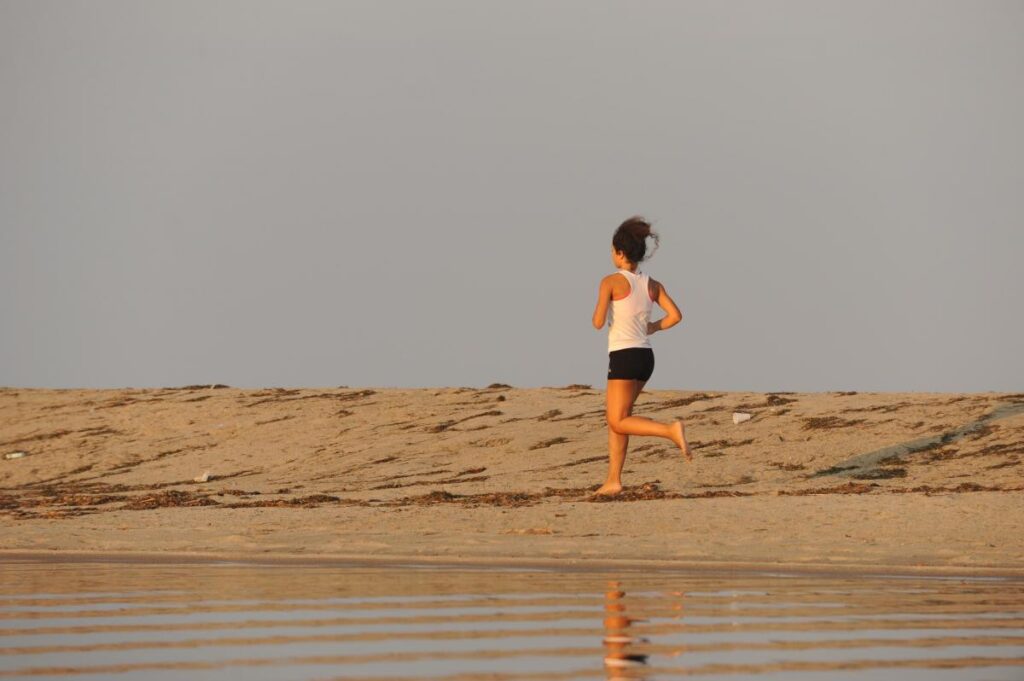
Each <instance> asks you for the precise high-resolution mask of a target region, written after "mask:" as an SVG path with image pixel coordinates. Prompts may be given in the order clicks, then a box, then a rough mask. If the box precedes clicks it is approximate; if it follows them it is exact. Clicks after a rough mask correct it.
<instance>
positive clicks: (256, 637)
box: [0, 560, 1024, 681]
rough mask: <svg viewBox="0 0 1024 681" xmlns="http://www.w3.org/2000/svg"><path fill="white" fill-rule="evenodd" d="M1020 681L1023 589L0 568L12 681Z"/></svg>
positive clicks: (902, 580)
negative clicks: (447, 680)
mask: <svg viewBox="0 0 1024 681" xmlns="http://www.w3.org/2000/svg"><path fill="white" fill-rule="evenodd" d="M239 677H244V678H245V679H246V681H262V680H264V679H266V680H267V681H270V680H273V681H289V680H292V679H294V680H300V679H342V678H345V679H351V678H360V679H362V678H365V679H375V678H376V679H384V678H387V679H390V680H399V679H423V678H452V679H456V678H457V679H458V680H459V681H474V680H476V679H481V680H482V679H494V678H501V679H503V680H508V681H515V680H518V679H524V680H525V679H530V680H531V681H533V680H537V679H594V680H595V681H601V680H603V679H624V678H629V679H644V678H646V679H655V678H656V679H659V680H660V679H667V678H673V677H677V678H683V677H685V678H687V679H721V680H722V681H734V680H735V679H744V678H749V679H754V678H756V679H758V680H759V681H761V680H772V681H775V680H776V679H777V680H779V681H782V680H783V679H785V680H786V681H789V680H791V679H805V680H807V681H840V680H842V681H846V680H850V681H852V680H853V679H863V678H871V679H899V681H918V680H920V681H924V680H925V679H927V680H928V681H934V680H938V681H948V680H952V679H957V680H959V679H987V680H988V681H1001V680H1002V681H1009V680H1016V681H1020V679H1024V581H1022V580H1019V579H1010V578H975V579H961V578H926V577H884V576H876V577H870V576H849V575H846V576H844V575H806V574H803V575H802V574H780V573H768V572H761V573H754V572H750V573H723V574H716V573H712V572H696V573H695V572H651V571H644V572H639V571H636V572H633V571H616V572H614V573H612V572H606V573H601V572H558V571H545V570H532V571H531V570H517V571H501V570H491V569H471V568H461V569H442V568H423V567H411V566H396V567H388V568H384V567H357V566H336V565H322V566H303V567H300V566H283V565H243V564H236V563H205V564H188V565H174V564H140V563H134V564H117V563H101V562H83V563H63V562H53V563H46V562H29V561H14V560H8V561H7V562H5V563H0V681H2V679H8V678H24V679H33V680H35V681H39V680H42V679H56V678H73V679H76V680H77V681H93V680H95V681H99V680H101V679H103V680H108V679H146V680H148V681H153V680H160V681H163V680H165V679H166V680H167V681H170V680H172V679H182V678H189V679H192V678H202V679H225V680H226V679H237V678H239Z"/></svg>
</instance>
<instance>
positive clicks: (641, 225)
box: [594, 216, 693, 494]
mask: <svg viewBox="0 0 1024 681" xmlns="http://www.w3.org/2000/svg"><path fill="white" fill-rule="evenodd" d="M648 237H650V238H652V239H653V240H654V249H652V250H651V254H653V253H654V250H656V249H657V248H658V235H657V234H656V233H655V232H653V231H651V225H650V223H648V222H647V221H646V220H644V219H643V218H642V217H640V216H634V217H631V218H629V219H628V220H626V221H625V222H623V223H622V224H621V225H619V228H618V229H617V230H616V231H615V235H614V236H613V237H612V253H611V255H612V263H613V264H614V265H615V267H616V268H617V270H618V271H616V272H615V273H613V274H609V275H608V276H606V277H605V278H604V279H602V280H601V285H600V287H599V289H598V295H597V309H595V310H594V328H596V329H601V328H603V327H604V323H605V319H606V317H607V316H608V312H609V310H610V311H611V323H610V325H609V328H608V392H607V407H606V408H607V412H606V414H607V417H608V457H609V460H608V478H607V480H605V483H604V484H603V485H601V487H600V489H598V490H597V491H596V492H595V494H618V493H619V492H621V491H622V465H623V463H625V461H626V448H627V447H628V446H629V436H630V435H652V436H656V437H663V438H666V439H668V440H671V441H672V442H674V443H676V445H677V446H678V447H679V449H680V450H682V452H683V455H684V456H685V457H686V459H687V461H692V460H693V456H692V454H691V453H690V448H689V446H688V445H687V443H686V435H685V432H684V430H683V422H682V421H679V420H676V421H673V422H672V423H660V422H658V421H654V420H653V419H649V418H646V417H643V416H633V403H634V402H635V401H636V398H637V395H639V394H640V391H641V390H643V389H644V384H645V383H647V380H648V379H649V378H650V377H651V373H652V372H653V371H654V350H653V349H652V348H651V342H650V340H649V336H650V335H651V334H652V333H654V332H656V331H664V330H665V329H668V328H670V327H673V326H675V325H676V324H678V323H679V321H680V320H681V319H682V318H683V315H682V313H680V312H679V308H678V307H676V304H675V303H674V302H673V301H672V298H670V297H669V295H668V293H667V292H666V291H665V287H664V286H662V284H661V283H660V282H658V281H655V280H654V279H651V278H650V276H649V275H647V274H646V273H644V272H641V271H640V270H639V269H638V267H639V264H640V261H642V260H644V259H645V256H646V257H647V258H649V257H650V255H649V254H647V238H648ZM655 301H657V303H658V306H659V307H661V309H663V310H664V311H665V312H666V316H665V317H663V318H661V319H659V320H658V321H656V322H652V321H650V313H651V307H652V305H653V303H654V302H655Z"/></svg>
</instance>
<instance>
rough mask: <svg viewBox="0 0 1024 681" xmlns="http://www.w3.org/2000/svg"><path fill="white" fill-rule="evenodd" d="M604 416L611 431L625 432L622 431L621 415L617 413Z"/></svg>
mask: <svg viewBox="0 0 1024 681" xmlns="http://www.w3.org/2000/svg"><path fill="white" fill-rule="evenodd" d="M605 416H606V418H607V420H608V427H609V428H611V429H612V431H614V432H616V433H618V434H619V435H625V434H626V433H623V432H622V419H623V418H624V417H623V416H619V415H618V414H606V415H605ZM627 416H628V414H627Z"/></svg>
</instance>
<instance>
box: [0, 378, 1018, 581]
mask: <svg viewBox="0 0 1024 681" xmlns="http://www.w3.org/2000/svg"><path fill="white" fill-rule="evenodd" d="M597 387H600V386H597ZM734 412H744V413H749V414H751V418H750V419H749V420H747V421H745V422H741V423H738V424H737V423H734V421H733V413H734ZM634 413H635V414H637V415H641V416H650V417H651V418H656V419H659V420H668V419H671V418H673V417H678V418H682V419H683V420H684V422H685V423H686V426H687V436H688V439H689V442H690V445H691V447H692V448H693V451H694V461H693V463H687V462H686V461H685V460H684V459H683V458H682V457H681V456H680V453H679V451H678V450H677V449H675V448H674V447H673V446H672V445H671V443H669V442H667V441H665V440H660V439H654V438H636V437H634V438H633V439H632V441H631V443H630V452H629V456H628V458H627V460H626V467H625V471H624V476H623V482H624V484H625V486H626V487H625V489H624V491H623V493H622V494H621V495H619V496H618V497H616V498H614V499H600V498H599V499H591V498H589V494H590V492H591V491H592V490H594V489H596V488H597V487H598V486H599V485H600V483H601V482H602V481H603V479H604V474H605V471H606V466H607V428H606V424H605V419H604V393H603V390H599V389H592V388H591V387H590V386H582V385H571V386H564V387H551V388H537V389H522V388H513V387H509V386H506V385H502V384H493V385H491V386H489V387H487V388H479V389H478V388H436V389H428V388H421V389H390V388H388V389H383V388H373V387H348V386H343V387H338V388H311V389H280V388H278V389H264V390H255V389H236V388H230V387H224V386H189V387H184V388H153V389H124V390H44V389H19V388H7V389H2V390H0V456H2V457H3V458H2V459H0V512H2V513H3V514H4V516H5V519H4V522H3V527H4V529H3V533H2V535H0V537H2V538H0V550H2V551H3V552H6V553H7V554H8V555H15V554H17V555H25V554H35V555H49V556H63V557H69V556H88V555H92V556H115V555H118V556H129V555H130V556H133V557H135V558H137V559H138V558H141V559H146V558H147V557H149V558H154V559H158V558H167V557H168V556H178V557H181V556H191V557H196V558H232V559H243V560H244V559H249V560H343V559H363V560H369V561H398V560H416V561H443V562H477V563H481V564H546V565H565V566H573V567H582V566H586V565H596V564H607V565H615V564H619V565H632V566H637V565H650V566H652V567H655V566H659V565H666V566H706V567H713V566H714V567H737V568H741V567H750V566H758V567H763V566H765V565H770V566H780V567H782V566H785V567H790V568H806V569H842V570H879V569H885V570H890V571H900V570H902V571H932V572H942V571H948V572H956V573H964V574H966V573H978V574H985V573H993V574H995V573H1000V574H1024V504H1022V503H1021V499H1022V497H1021V491H1022V490H1024V477H1022V475H1021V473H1022V468H1021V457H1022V455H1024V394H1020V393H1014V394H1009V393H991V392H990V393H973V394H963V393H949V394H946V393H863V392H862V393H856V392H826V393H786V392H779V393H751V392H721V391H710V390H709V391H675V390H654V391H650V392H645V393H644V394H642V395H641V396H640V398H639V399H638V401H637V405H636V408H635V410H634Z"/></svg>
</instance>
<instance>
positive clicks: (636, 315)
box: [608, 268, 654, 352]
mask: <svg viewBox="0 0 1024 681" xmlns="http://www.w3.org/2000/svg"><path fill="white" fill-rule="evenodd" d="M619 274H621V275H622V276H624V277H626V279H628V280H629V285H630V291H629V295H628V296H626V297H625V298H621V299H619V300H612V307H611V318H612V321H611V324H610V325H609V327H608V352H612V351H614V350H622V349H625V348H649V347H651V342H650V341H649V340H648V339H647V321H648V320H649V319H650V316H651V306H652V305H653V303H654V301H652V300H651V296H650V294H649V293H648V292H647V286H648V282H649V281H650V279H651V278H650V276H648V275H647V274H645V273H643V272H640V271H637V272H630V271H629V270H625V269H621V268H620V269H619Z"/></svg>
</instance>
